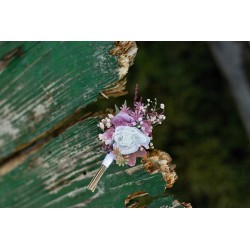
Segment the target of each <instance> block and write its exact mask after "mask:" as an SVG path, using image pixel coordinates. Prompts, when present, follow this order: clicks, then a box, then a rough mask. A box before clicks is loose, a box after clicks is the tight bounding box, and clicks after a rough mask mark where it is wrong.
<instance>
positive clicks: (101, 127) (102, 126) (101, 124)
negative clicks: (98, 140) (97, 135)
mask: <svg viewBox="0 0 250 250" xmlns="http://www.w3.org/2000/svg"><path fill="white" fill-rule="evenodd" d="M99 127H100V129H101V130H104V124H103V123H102V122H100V123H99Z"/></svg>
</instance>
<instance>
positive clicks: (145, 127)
mask: <svg viewBox="0 0 250 250" xmlns="http://www.w3.org/2000/svg"><path fill="white" fill-rule="evenodd" d="M141 130H142V132H143V133H144V134H145V135H147V136H150V135H151V134H152V125H151V122H150V121H148V120H145V121H143V122H142V124H141Z"/></svg>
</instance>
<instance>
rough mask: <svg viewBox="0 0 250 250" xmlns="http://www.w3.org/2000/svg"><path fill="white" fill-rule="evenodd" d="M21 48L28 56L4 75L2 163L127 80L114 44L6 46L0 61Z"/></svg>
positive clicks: (0, 86) (0, 78)
mask: <svg viewBox="0 0 250 250" xmlns="http://www.w3.org/2000/svg"><path fill="white" fill-rule="evenodd" d="M17 47H20V48H21V50H22V54H21V55H20V56H17V57H16V58H14V59H13V61H12V62H11V63H10V64H9V65H8V66H7V67H6V69H5V70H4V71H3V72H2V73H1V74H0V159H1V158H4V157H7V156H8V155H10V154H12V153H13V152H15V151H16V150H19V149H20V145H25V144H26V143H29V142H30V141H33V140H36V138H37V137H38V136H39V135H41V134H43V133H45V132H46V131H48V130H50V129H52V128H53V126H55V125H56V124H58V122H60V121H62V120H63V119H64V118H66V117H68V116H69V115H71V114H72V113H73V112H74V111H75V110H76V109H78V108H80V107H85V106H86V105H88V104H89V103H91V102H93V101H96V99H97V97H98V96H99V93H100V92H102V91H103V90H104V89H105V88H107V87H108V86H111V85H112V84H114V83H115V82H117V81H118V80H120V79H121V78H122V77H123V75H121V72H120V70H121V68H122V67H121V65H120V64H119V61H118V60H119V57H117V56H114V55H111V54H110V50H112V49H114V48H115V45H114V43H113V42H39V43H31V42H10V43H1V44H0V58H3V57H4V56H5V55H6V53H7V52H11V51H12V50H13V49H15V48H17ZM125 71H126V69H125Z"/></svg>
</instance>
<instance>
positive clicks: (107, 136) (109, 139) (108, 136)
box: [102, 127, 115, 145]
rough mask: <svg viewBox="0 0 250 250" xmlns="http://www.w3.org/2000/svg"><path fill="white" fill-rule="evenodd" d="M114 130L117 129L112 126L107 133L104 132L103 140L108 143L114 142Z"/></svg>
mask: <svg viewBox="0 0 250 250" xmlns="http://www.w3.org/2000/svg"><path fill="white" fill-rule="evenodd" d="M114 132H115V129H114V128H113V127H111V128H109V129H108V130H107V131H106V132H105V133H103V134H102V140H103V141H104V142H105V144H106V145H108V144H112V137H113V134H114Z"/></svg>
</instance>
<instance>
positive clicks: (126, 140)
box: [113, 126, 150, 155]
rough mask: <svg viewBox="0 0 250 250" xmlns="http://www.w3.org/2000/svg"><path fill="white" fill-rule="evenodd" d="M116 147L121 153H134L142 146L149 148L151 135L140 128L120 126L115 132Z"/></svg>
mask: <svg viewBox="0 0 250 250" xmlns="http://www.w3.org/2000/svg"><path fill="white" fill-rule="evenodd" d="M113 140H114V141H115V143H114V147H116V148H118V149H119V150H120V152H121V154H125V155H126V154H132V153H134V152H136V151H137V150H138V149H139V147H140V146H143V147H145V148H148V144H149V142H150V137H148V136H146V135H144V134H143V133H142V132H141V131H140V130H139V129H138V128H135V127H129V126H119V127H117V128H116V129H115V132H114V134H113Z"/></svg>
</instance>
